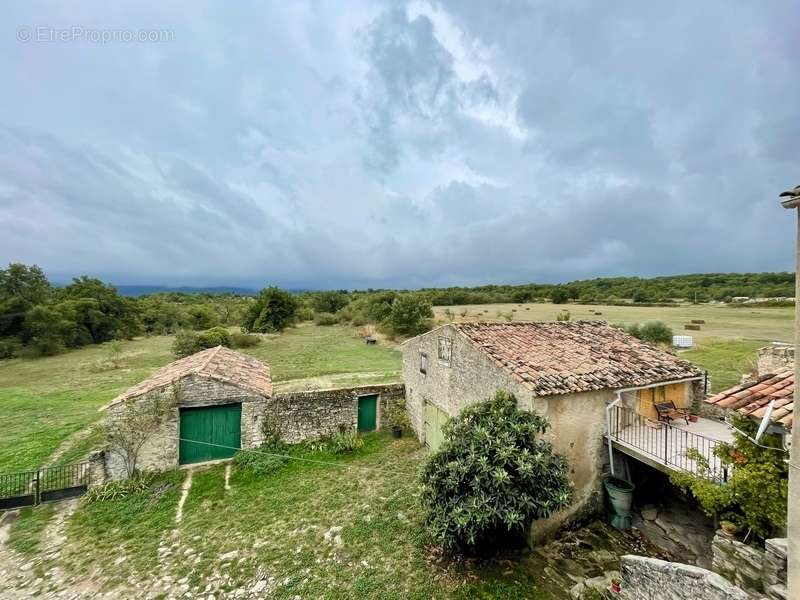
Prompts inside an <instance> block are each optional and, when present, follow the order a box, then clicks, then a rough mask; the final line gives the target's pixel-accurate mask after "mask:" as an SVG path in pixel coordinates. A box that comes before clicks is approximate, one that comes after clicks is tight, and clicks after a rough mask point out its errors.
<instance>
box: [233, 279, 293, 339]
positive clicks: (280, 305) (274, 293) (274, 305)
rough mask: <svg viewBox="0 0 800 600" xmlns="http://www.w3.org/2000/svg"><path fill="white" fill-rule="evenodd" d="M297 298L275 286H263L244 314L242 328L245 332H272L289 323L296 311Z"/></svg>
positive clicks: (280, 329) (282, 328) (281, 329)
mask: <svg viewBox="0 0 800 600" xmlns="http://www.w3.org/2000/svg"><path fill="white" fill-rule="evenodd" d="M297 307H298V303H297V299H296V298H295V297H294V296H293V295H292V294H290V293H289V292H287V291H285V290H282V289H280V288H277V287H274V286H273V287H268V288H264V289H263V290H261V291H260V292H259V293H258V296H257V297H256V299H255V301H253V302H252V303H251V304H250V306H248V307H247V310H246V311H245V314H244V320H243V321H242V329H243V330H244V331H245V332H246V333H274V332H277V331H283V330H284V329H286V327H288V326H289V325H291V324H292V323H293V322H294V320H295V316H296V312H297Z"/></svg>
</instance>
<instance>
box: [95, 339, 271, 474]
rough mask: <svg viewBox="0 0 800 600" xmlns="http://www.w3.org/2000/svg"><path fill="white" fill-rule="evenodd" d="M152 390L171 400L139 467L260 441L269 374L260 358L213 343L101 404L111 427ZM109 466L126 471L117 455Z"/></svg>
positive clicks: (222, 453) (218, 455)
mask: <svg viewBox="0 0 800 600" xmlns="http://www.w3.org/2000/svg"><path fill="white" fill-rule="evenodd" d="M156 396H160V397H161V398H166V397H167V396H170V397H172V398H174V399H175V401H174V404H175V406H174V407H172V408H171V409H170V411H169V414H168V416H167V417H165V418H164V421H163V424H162V426H161V428H160V429H159V430H158V432H157V433H156V434H154V435H153V436H152V437H150V438H149V439H148V440H147V442H146V443H145V445H144V446H143V447H142V450H141V452H140V454H139V460H138V465H139V468H140V470H143V471H161V470H166V469H171V468H175V467H177V466H178V465H183V464H190V463H198V462H205V461H210V460H218V459H225V458H230V457H231V456H233V455H234V454H235V453H236V452H237V450H239V449H240V448H255V447H257V446H258V445H260V443H261V438H262V431H261V429H262V427H261V424H262V421H263V419H264V413H265V411H266V407H267V402H268V400H269V399H270V398H271V396H272V379H271V376H270V371H269V368H268V367H267V365H265V364H264V363H262V362H261V361H259V360H258V359H256V358H254V357H252V356H248V355H246V354H242V353H240V352H236V351H234V350H231V349H229V348H224V347H222V346H217V347H215V348H209V349H208V350H203V351H201V352H198V353H196V354H192V355H191V356H188V357H186V358H182V359H180V360H176V361H175V362H172V363H170V364H168V365H166V366H164V367H162V368H160V369H158V370H157V371H156V372H155V373H153V374H152V375H151V376H150V377H148V378H147V379H145V380H144V381H142V382H141V383H139V384H137V385H135V386H133V387H132V388H130V389H128V390H127V391H125V392H123V393H122V394H120V395H119V396H117V397H116V398H115V399H114V400H112V401H111V402H110V403H109V404H107V405H106V406H104V407H103V408H101V409H100V410H103V411H105V412H106V418H107V420H108V423H109V426H110V427H113V426H114V422H115V419H117V420H118V419H119V418H120V417H121V416H122V415H123V414H124V411H125V410H126V409H127V407H128V406H130V405H131V403H134V404H136V403H142V402H148V401H152V399H153V398H154V397H156ZM107 468H108V470H109V474H110V475H111V476H112V477H114V478H119V477H123V476H124V466H123V464H122V460H121V459H119V460H116V461H115V459H114V457H113V456H109V458H108V461H107Z"/></svg>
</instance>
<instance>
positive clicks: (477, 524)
mask: <svg viewBox="0 0 800 600" xmlns="http://www.w3.org/2000/svg"><path fill="white" fill-rule="evenodd" d="M547 428H548V423H547V420H546V419H545V418H543V417H541V416H539V415H537V414H536V413H534V412H528V411H522V410H520V409H519V408H517V399H516V398H515V397H514V396H513V395H512V394H510V393H508V392H504V391H498V392H497V393H496V394H495V396H494V398H492V399H490V400H486V401H484V402H480V403H478V404H475V405H473V406H470V407H469V408H467V409H465V410H464V411H462V412H461V414H460V415H458V416H456V417H453V418H452V419H450V421H448V422H447V423H446V424H445V426H444V431H443V433H444V442H443V444H442V446H441V447H440V449H439V451H438V452H434V453H433V454H431V455H430V456H429V457H428V459H427V460H426V462H425V464H424V465H423V469H422V476H421V479H422V495H421V501H422V504H423V506H424V507H425V509H426V511H427V516H426V520H425V522H426V525H427V527H428V531H429V533H430V535H431V537H432V538H433V541H434V542H435V543H437V544H438V545H440V546H441V547H442V548H443V550H445V551H446V552H454V551H461V552H469V553H472V552H475V551H480V550H483V549H485V548H487V547H489V546H492V545H493V544H495V543H496V542H497V541H498V540H502V539H504V538H507V537H509V536H517V537H519V536H522V535H523V534H524V531H525V528H526V527H527V526H528V524H529V523H530V522H531V521H532V520H534V519H540V518H544V517H547V516H549V515H550V514H552V513H553V512H555V511H557V510H560V509H562V508H565V507H567V506H568V505H569V504H570V502H571V500H572V495H573V485H572V482H571V481H570V479H569V465H568V464H567V461H566V459H565V458H564V457H563V456H561V455H560V454H557V453H556V452H555V451H554V450H553V446H552V445H551V444H550V442H547V441H544V440H542V439H541V436H542V434H544V433H545V431H546V430H547Z"/></svg>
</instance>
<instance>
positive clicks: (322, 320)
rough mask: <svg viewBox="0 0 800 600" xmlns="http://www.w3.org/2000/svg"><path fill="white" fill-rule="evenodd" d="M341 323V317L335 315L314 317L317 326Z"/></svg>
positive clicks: (328, 314)
mask: <svg viewBox="0 0 800 600" xmlns="http://www.w3.org/2000/svg"><path fill="white" fill-rule="evenodd" d="M338 322H339V317H337V316H336V315H334V314H333V313H328V312H324V313H317V314H316V315H314V323H316V324H317V325H325V326H327V325H336V324H337V323H338Z"/></svg>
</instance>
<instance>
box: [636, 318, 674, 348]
mask: <svg viewBox="0 0 800 600" xmlns="http://www.w3.org/2000/svg"><path fill="white" fill-rule="evenodd" d="M625 331H626V333H628V334H630V335H632V336H633V337H635V338H639V339H640V340H642V341H643V342H648V343H650V344H671V343H672V329H670V327H669V325H667V324H666V323H664V322H662V321H647V322H646V323H644V324H642V325H639V324H638V323H634V324H632V325H628V326H627V327H625Z"/></svg>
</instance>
